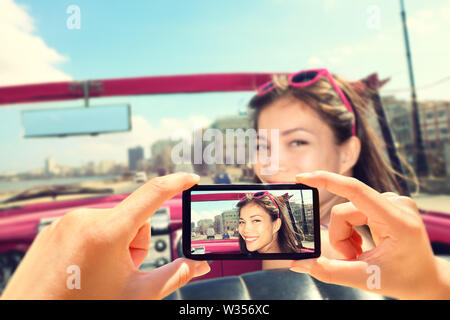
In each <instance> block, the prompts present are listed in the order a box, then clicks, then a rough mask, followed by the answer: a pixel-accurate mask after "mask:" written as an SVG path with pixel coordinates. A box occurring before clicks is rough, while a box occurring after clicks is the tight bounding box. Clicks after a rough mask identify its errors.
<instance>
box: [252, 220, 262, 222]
mask: <svg viewBox="0 0 450 320" xmlns="http://www.w3.org/2000/svg"><path fill="white" fill-rule="evenodd" d="M253 222H261V220H253Z"/></svg>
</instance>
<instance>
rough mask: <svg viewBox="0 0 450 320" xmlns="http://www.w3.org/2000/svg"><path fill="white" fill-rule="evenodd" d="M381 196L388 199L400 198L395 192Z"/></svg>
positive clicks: (384, 193)
mask: <svg viewBox="0 0 450 320" xmlns="http://www.w3.org/2000/svg"><path fill="white" fill-rule="evenodd" d="M381 195H382V196H384V197H386V198H391V197H398V196H399V195H398V193H395V192H383V193H382V194H381Z"/></svg>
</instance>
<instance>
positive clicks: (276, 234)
mask: <svg viewBox="0 0 450 320" xmlns="http://www.w3.org/2000/svg"><path fill="white" fill-rule="evenodd" d="M286 201H288V200H286ZM237 208H238V212H239V228H238V230H239V247H240V249H241V253H245V254H248V253H251V252H257V253H294V252H300V249H301V248H302V243H301V234H296V233H295V232H294V230H293V228H292V223H291V221H290V219H288V218H287V215H286V210H287V207H286V204H285V201H284V200H283V197H277V196H274V195H271V194H270V193H269V192H267V191H265V192H264V191H262V192H256V193H249V194H247V195H245V197H243V198H242V199H241V200H240V201H239V202H238V204H237Z"/></svg>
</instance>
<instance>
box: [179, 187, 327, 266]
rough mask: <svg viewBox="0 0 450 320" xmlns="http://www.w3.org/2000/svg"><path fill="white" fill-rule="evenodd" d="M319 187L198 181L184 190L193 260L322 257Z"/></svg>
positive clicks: (186, 236)
mask: <svg viewBox="0 0 450 320" xmlns="http://www.w3.org/2000/svg"><path fill="white" fill-rule="evenodd" d="M319 225H320V221H319V208H318V192H317V189H315V188H310V187H307V186H304V185H301V184H271V185H262V184H255V185H197V186H194V187H192V188H191V189H189V190H186V191H184V192H183V249H184V254H185V255H186V256H187V257H189V258H192V259H208V260H213V259H305V258H313V257H318V256H320V233H319Z"/></svg>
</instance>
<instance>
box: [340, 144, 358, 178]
mask: <svg viewBox="0 0 450 320" xmlns="http://www.w3.org/2000/svg"><path fill="white" fill-rule="evenodd" d="M360 152H361V140H359V138H358V137H355V136H353V137H350V138H348V139H347V141H345V142H344V143H342V144H341V145H340V146H339V159H340V163H339V165H340V167H339V174H345V173H347V172H348V171H350V170H351V169H353V167H354V166H355V164H356V162H358V159H359V154H360Z"/></svg>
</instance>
